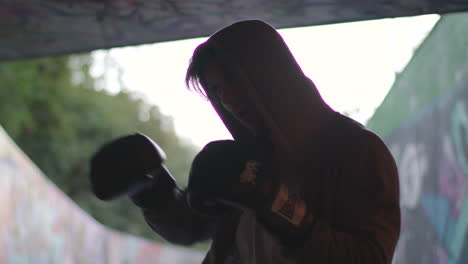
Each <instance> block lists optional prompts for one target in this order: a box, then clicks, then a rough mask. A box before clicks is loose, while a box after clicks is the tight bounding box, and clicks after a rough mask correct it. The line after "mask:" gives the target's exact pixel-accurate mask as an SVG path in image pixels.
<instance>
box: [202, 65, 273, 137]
mask: <svg viewBox="0 0 468 264" xmlns="http://www.w3.org/2000/svg"><path fill="white" fill-rule="evenodd" d="M204 81H205V89H206V92H207V94H208V96H209V97H210V96H212V95H214V94H217V97H218V98H219V99H220V100H221V104H222V105H223V106H224V107H225V108H226V109H227V110H228V111H229V112H230V113H231V114H232V115H233V116H234V117H235V118H236V119H237V120H238V121H239V122H241V123H242V124H243V125H244V126H246V127H247V128H248V129H249V130H250V131H251V132H252V133H253V134H254V135H257V136H258V135H261V134H263V133H265V131H266V127H265V125H264V122H263V119H262V118H261V116H260V114H259V112H258V111H257V108H256V106H255V104H254V103H253V102H252V101H251V99H250V98H249V97H248V95H247V92H246V90H245V89H241V87H239V85H240V84H239V83H240V82H239V81H238V80H236V79H235V78H227V77H226V76H225V74H224V72H223V69H222V66H221V63H219V61H218V60H216V59H213V60H211V61H210V62H209V63H208V65H207V67H206V70H205V73H204Z"/></svg>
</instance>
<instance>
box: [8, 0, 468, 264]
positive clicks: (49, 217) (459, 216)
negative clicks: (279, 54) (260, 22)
mask: <svg viewBox="0 0 468 264" xmlns="http://www.w3.org/2000/svg"><path fill="white" fill-rule="evenodd" d="M60 2H61V1H38V2H37V3H40V4H43V5H42V7H44V6H45V4H46V3H47V4H49V6H47V8H52V7H54V8H60V10H58V9H55V10H52V9H51V10H52V11H50V13H49V14H47V13H41V12H43V10H41V5H40V4H39V5H36V6H34V5H31V6H28V5H27V4H24V3H23V4H12V3H4V4H2V3H1V2H0V23H2V24H1V26H0V39H2V38H3V39H5V41H4V42H3V43H2V40H0V59H1V60H2V61H1V62H0V125H1V127H2V128H3V130H4V132H3V131H2V133H0V138H1V140H0V198H1V199H0V208H1V209H0V219H2V221H4V223H3V224H2V226H1V227H0V263H95V261H96V260H98V259H99V261H97V262H99V263H149V262H150V261H151V263H200V261H201V259H202V257H203V254H204V252H205V251H206V250H207V249H208V247H209V242H206V243H201V244H197V245H195V246H193V247H191V248H181V247H176V246H174V245H170V244H168V243H167V242H165V241H164V240H163V239H162V238H160V237H159V236H158V235H157V234H155V233H154V232H153V231H151V229H150V228H149V227H148V226H147V225H146V223H145V222H144V220H143V217H142V215H141V213H140V211H139V210H138V209H137V208H136V207H135V206H133V205H132V204H131V203H130V202H129V201H128V200H127V199H120V200H116V201H112V202H102V201H100V200H98V199H96V198H95V197H94V196H93V195H92V193H91V192H90V187H89V182H88V174H89V166H88V162H89V158H90V157H91V155H92V154H93V152H94V151H96V149H97V148H98V147H99V146H100V145H102V144H103V143H105V142H107V141H109V140H111V139H114V138H116V137H119V136H122V135H126V134H130V133H134V132H141V133H144V134H146V135H148V136H149V137H151V138H152V139H153V140H154V141H156V142H157V143H158V144H159V145H160V146H161V147H162V148H163V149H164V151H165V152H166V154H167V157H168V159H167V161H166V166H167V167H168V169H169V170H170V171H171V173H172V174H173V176H174V177H175V178H176V180H177V182H178V184H179V186H180V187H184V186H185V185H186V184H187V177H188V170H189V168H190V164H191V161H192V159H193V157H194V156H195V154H196V153H197V152H198V151H199V150H200V149H201V148H202V147H203V146H204V145H205V144H206V143H208V142H209V141H212V140H217V139H225V138H231V136H230V134H229V133H228V132H227V130H226V129H225V127H224V125H223V124H222V123H221V121H220V120H219V118H218V116H217V115H216V113H215V112H214V110H213V109H212V108H211V105H210V104H209V102H208V101H206V100H204V99H203V98H202V97H200V96H199V95H197V94H195V93H193V92H190V91H188V90H187V88H186V87H185V85H184V77H185V70H186V68H187V66H188V62H189V59H190V57H191V54H192V52H193V50H194V49H195V47H196V46H197V45H199V44H200V43H202V42H203V41H204V40H206V38H207V37H208V36H209V35H210V34H212V33H214V32H215V29H218V28H220V25H223V24H226V25H227V24H229V23H228V22H229V21H230V20H229V19H225V17H219V18H218V20H212V21H216V22H218V23H212V24H210V26H206V27H205V28H203V27H201V26H200V27H199V28H202V29H204V30H205V31H203V32H195V33H194V32H193V31H191V30H190V27H188V26H187V27H184V25H182V24H176V23H175V22H174V25H173V24H170V23H168V24H166V25H165V26H166V29H167V30H168V32H169V31H170V29H171V27H173V28H174V29H177V30H176V31H177V32H178V33H180V34H181V36H187V37H184V38H183V39H182V38H179V39H178V38H177V37H174V36H171V37H169V38H168V39H164V37H162V38H161V39H162V40H160V41H154V40H151V41H150V40H146V39H144V38H145V37H147V36H146V34H148V33H147V32H146V33H145V32H139V31H138V30H135V31H132V32H131V33H128V32H125V30H122V31H119V24H116V25H114V27H113V28H110V27H109V26H108V25H107V27H106V28H105V29H102V28H101V29H100V30H101V31H99V32H100V33H99V34H100V35H101V36H102V35H106V34H114V35H112V36H113V37H107V38H105V37H104V39H105V41H104V42H105V43H101V42H99V41H97V40H96V39H95V38H93V36H92V35H91V34H90V35H89V36H88V35H86V34H84V33H87V31H86V30H85V29H83V27H79V28H80V30H76V29H77V28H78V27H77V26H73V25H69V27H70V32H61V31H60V30H58V29H56V28H47V27H46V26H45V24H46V23H45V22H44V27H41V23H39V24H35V23H36V22H37V21H42V20H40V19H43V20H47V19H48V17H47V15H50V14H53V15H55V16H57V17H60V16H63V17H67V18H69V17H72V16H73V15H76V16H77V17H79V16H81V17H85V18H87V19H88V20H86V21H85V25H86V23H101V26H102V24H104V25H105V26H106V24H105V23H103V22H102V20H99V18H100V15H101V16H106V14H107V15H109V14H112V8H116V9H117V8H118V7H119V6H118V5H117V6H112V5H111V4H109V3H107V4H108V6H110V7H109V10H107V9H105V8H101V9H100V7H102V6H103V5H101V3H98V2H99V1H89V2H87V3H86V5H87V6H85V7H86V8H84V9H79V8H75V9H71V10H70V9H69V8H70V6H71V7H73V5H72V4H69V5H68V6H67V5H65V4H64V3H60ZM64 2H65V1H64ZM117 2H119V1H117ZM70 3H71V2H70ZM119 3H121V2H119ZM130 3H133V4H135V5H136V4H140V5H143V6H144V5H145V4H143V2H141V3H139V2H136V1H135V2H132V1H129V2H127V3H126V4H130ZM121 4H122V5H123V3H121ZM148 5H149V7H151V8H155V7H154V6H151V4H148ZM92 8H94V9H92ZM135 8H136V7H135ZM158 8H159V6H158ZM91 9H92V12H91V11H90V10H91ZM96 10H97V11H96ZM154 10H159V11H161V10H164V9H157V8H155V9H154ZM408 10H410V9H408ZM78 11H80V12H84V11H90V12H89V14H92V15H90V16H89V17H87V16H86V14H88V13H80V12H78ZM114 11H115V10H114ZM208 11H209V10H208ZM433 11H434V12H419V13H418V12H415V13H416V14H413V13H411V12H410V13H405V12H403V11H402V13H401V16H402V17H398V16H399V15H398V13H391V12H390V11H389V13H388V15H385V14H384V13H379V12H376V13H373V14H374V15H368V14H367V13H366V12H363V13H361V17H357V18H351V17H346V16H343V18H341V19H342V21H337V20H329V21H325V20H324V21H322V22H320V21H315V22H307V21H305V22H303V23H302V24H301V23H299V22H297V21H296V20H299V18H300V17H301V16H297V17H298V18H297V19H296V20H294V19H291V21H289V22H290V24H288V23H285V21H286V22H288V21H287V20H284V17H286V15H285V14H283V13H281V14H276V16H277V17H280V18H283V20H280V19H279V20H274V18H275V14H274V13H273V14H272V15H271V16H270V17H267V19H265V20H266V21H267V22H269V20H268V19H271V21H274V23H273V22H272V24H275V23H278V24H279V25H282V24H281V23H284V28H283V27H281V28H282V29H280V30H279V32H280V34H281V35H282V36H283V38H284V39H285V41H286V43H287V44H288V46H289V47H290V49H291V51H292V53H293V54H294V56H295V57H296V59H297V61H298V62H299V64H300V66H301V67H302V69H303V71H304V72H305V74H306V75H307V76H309V77H310V78H311V79H312V80H313V81H314V82H315V83H316V85H317V86H318V89H319V91H320V93H321V94H322V96H323V97H324V99H325V100H326V101H327V102H328V104H329V105H330V106H331V107H332V108H334V109H335V110H337V111H339V112H341V113H343V114H345V115H348V116H350V117H352V118H354V119H356V120H358V121H359V122H361V123H363V124H365V125H366V126H367V127H368V128H369V129H371V130H372V131H374V132H376V133H377V134H379V135H380V136H381V137H382V138H384V140H385V142H386V143H387V145H389V147H390V148H391V150H392V153H393V155H394V156H395V159H396V161H397V163H398V167H399V170H400V182H401V202H402V210H403V213H404V214H403V227H402V228H403V229H402V230H403V231H402V236H401V238H400V241H399V245H398V250H397V254H396V256H395V259H394V262H395V263H454V264H457V263H465V262H466V261H468V249H467V248H468V242H467V241H468V240H467V238H468V232H467V229H468V191H467V190H466V187H467V186H466V185H467V176H466V175H467V173H468V165H467V164H468V162H467V161H468V160H467V158H466V156H467V153H466V146H467V145H466V140H467V136H468V134H467V133H468V130H467V129H466V128H467V127H466V126H467V125H468V118H467V112H466V109H465V96H468V90H467V89H468V85H467V84H468V83H467V80H468V78H467V76H468V48H467V44H468V14H466V13H463V12H458V13H452V12H453V11H457V10H456V9H455V10H447V11H446V12H447V14H442V15H441V14H430V13H438V12H435V11H437V9H434V10H433ZM99 12H101V13H99ZM106 12H108V13H106ZM109 12H110V13H109ZM161 12H163V11H161ZM291 12H292V11H291ZM441 13H444V12H441ZM375 14H377V15H375ZM120 15H122V14H120ZM127 15H128V17H124V16H123V15H122V17H121V18H132V19H136V18H135V16H136V15H135V14H131V13H128V14H127ZM139 15H140V16H143V18H145V19H146V20H141V19H143V18H141V17H138V16H137V18H139V19H140V20H138V21H139V22H141V23H142V21H143V22H145V23H150V22H151V20H149V17H148V16H149V15H154V14H149V13H148V14H146V13H145V12H142V13H139ZM145 15H146V17H145ZM157 15H160V14H157ZM303 16H304V17H307V15H305V14H303ZM38 17H39V18H38ZM330 17H332V18H335V17H334V16H330ZM395 17H396V18H395ZM113 18H114V19H115V20H116V21H118V19H120V18H119V17H113ZM240 18H243V17H242V16H238V17H231V18H230V19H231V20H233V21H234V20H236V19H240ZM375 18H379V19H375ZM35 19H38V20H35ZM223 19H224V20H223ZM358 20H361V21H358ZM57 21H59V22H60V20H56V21H55V22H57ZM130 21H133V20H130ZM148 21H150V22H148ZM353 21H355V22H353ZM191 22H192V24H195V25H197V24H196V23H195V22H193V21H191ZM338 22H339V23H338ZM151 23H152V22H151ZM294 23H295V24H294ZM307 23H309V24H310V26H306V25H304V24H307ZM136 24H138V23H136ZM200 24H201V25H205V24H203V23H200ZM294 25H298V26H294ZM49 26H50V25H49ZM153 29H154V28H153ZM89 31H90V32H91V33H92V30H91V29H90V30H89ZM18 32H20V33H18ZM44 32H46V33H47V32H48V34H50V35H47V36H46V37H45V38H41V37H40V34H39V33H41V34H44ZM59 33H60V34H63V35H66V36H65V37H64V38H63V39H67V40H66V41H65V40H63V43H65V44H63V45H62V46H61V44H60V43H58V42H59V41H61V39H60V38H59V37H61V36H60V34H59ZM67 33H68V34H67ZM69 33H73V34H69ZM88 33H89V32H88ZM126 33H128V34H129V35H131V34H133V33H134V34H136V35H138V34H139V35H138V36H141V39H142V40H141V41H137V40H135V39H132V38H131V37H129V36H125V34H126ZM34 34H37V35H34ZM53 34H55V35H53ZM121 34H123V35H122V36H121ZM161 35H162V36H164V34H161ZM169 35H170V34H169ZM51 36H54V37H57V38H58V40H55V39H53V38H52V37H51ZM114 38H115V39H114ZM171 38H172V39H171ZM111 40H112V41H114V42H112V41H111ZM35 41H36V42H41V43H42V44H43V46H44V47H46V48H43V49H40V48H37V49H36V48H31V47H34V46H35V45H37V43H36V42H35ZM125 41H127V42H125ZM44 43H45V44H44ZM82 43H84V44H82ZM113 46H115V47H113ZM120 46H125V47H120ZM111 47H113V48H111Z"/></svg>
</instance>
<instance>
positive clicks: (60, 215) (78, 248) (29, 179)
mask: <svg viewBox="0 0 468 264" xmlns="http://www.w3.org/2000/svg"><path fill="white" fill-rule="evenodd" d="M44 155H47V153H44ZM202 259H203V254H202V253H201V252H198V251H192V250H188V249H185V248H178V247H168V246H163V245H159V244H156V243H152V242H150V241H147V240H144V239H141V238H138V237H134V236H130V235H127V234H122V233H119V232H115V231H113V230H110V229H108V228H106V227H104V226H102V225H101V224H99V223H98V222H96V221H95V220H94V219H93V218H91V217H90V216H88V215H87V214H86V213H85V212H84V211H82V210H81V209H80V208H79V207H78V206H76V205H75V204H74V203H73V201H71V200H70V199H69V198H68V197H67V196H66V195H65V194H64V193H62V192H61V191H60V190H59V189H58V188H57V187H56V186H55V185H54V184H52V183H51V182H50V181H49V180H48V179H47V178H46V177H45V176H44V175H43V174H42V172H41V171H40V170H39V169H38V168H37V167H36V166H35V165H34V164H33V163H32V162H31V160H29V159H28V157H26V155H25V154H24V153H22V152H21V151H20V150H19V148H18V147H17V146H16V145H15V144H14V143H13V142H12V141H11V140H10V138H9V137H8V136H7V135H6V134H5V132H4V130H3V129H2V128H1V127H0V263H1V264H9V263H12V264H13V263H14V264H22V263H35V264H41V263H43V264H53V263H57V264H68V263H85V264H89V263H99V264H101V263H112V264H114V263H122V264H123V263H135V264H138V263H152V264H156V263H168V264H172V263H184V264H185V263H187V264H190V263H201V261H202Z"/></svg>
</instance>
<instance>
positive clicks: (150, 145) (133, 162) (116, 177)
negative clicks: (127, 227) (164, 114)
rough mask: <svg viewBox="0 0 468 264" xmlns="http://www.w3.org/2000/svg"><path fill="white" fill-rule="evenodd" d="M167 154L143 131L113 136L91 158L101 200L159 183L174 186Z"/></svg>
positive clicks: (95, 189) (95, 188)
mask: <svg viewBox="0 0 468 264" xmlns="http://www.w3.org/2000/svg"><path fill="white" fill-rule="evenodd" d="M165 158H166V156H165V154H164V152H163V151H162V150H161V148H160V147H159V146H158V145H157V144H156V143H155V142H153V141H152V140H151V139H150V138H148V137H147V136H145V135H143V134H139V133H137V134H133V135H129V136H124V137H121V138H118V139H116V140H113V141H111V142H109V143H107V144H105V145H104V146H102V147H101V148H100V149H99V150H98V151H97V152H96V153H95V154H94V155H93V157H92V158H91V175H90V180H91V187H92V191H93V192H94V194H95V195H96V196H97V197H98V198H99V199H101V200H111V199H114V198H118V197H120V196H123V195H133V194H135V193H137V192H139V191H141V190H142V189H145V188H148V187H149V186H152V185H156V184H157V185H159V186H160V189H161V190H172V189H171V188H174V187H175V181H174V179H173V178H172V176H171V175H170V174H169V172H168V171H167V170H166V169H165V167H164V166H163V164H162V163H163V161H164V160H165ZM161 185H164V186H161Z"/></svg>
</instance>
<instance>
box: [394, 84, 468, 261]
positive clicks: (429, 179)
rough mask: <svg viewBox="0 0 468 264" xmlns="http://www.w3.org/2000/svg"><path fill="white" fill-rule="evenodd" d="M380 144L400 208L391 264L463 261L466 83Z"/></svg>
mask: <svg viewBox="0 0 468 264" xmlns="http://www.w3.org/2000/svg"><path fill="white" fill-rule="evenodd" d="M386 142H387V144H388V146H389V147H390V149H391V151H392V153H393V155H394V157H395V160H396V161H397V164H398V168H399V172H400V190H401V206H402V210H403V211H402V213H403V214H402V233H401V237H400V240H399V244H398V248H397V254H396V257H395V263H428V264H432V263H434V264H436V263H438V264H445V263H447V264H462V263H468V186H467V183H468V82H466V83H465V84H464V85H463V86H462V87H460V88H459V89H457V90H455V91H453V92H451V93H449V94H446V95H444V97H442V98H441V99H439V100H438V101H437V103H435V104H434V105H432V106H430V107H429V108H428V109H426V110H425V111H423V112H421V113H420V114H418V115H417V116H415V117H414V118H413V119H411V120H409V121H408V122H407V123H406V124H405V125H404V126H403V127H402V128H400V129H399V130H397V131H395V133H394V134H393V135H392V136H390V137H389V138H387V140H386Z"/></svg>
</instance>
